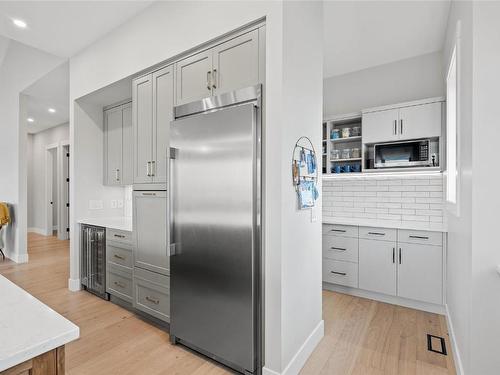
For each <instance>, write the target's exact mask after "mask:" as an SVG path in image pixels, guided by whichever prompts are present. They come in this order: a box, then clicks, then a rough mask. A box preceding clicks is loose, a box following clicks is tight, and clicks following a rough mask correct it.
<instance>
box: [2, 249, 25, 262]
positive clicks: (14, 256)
mask: <svg viewBox="0 0 500 375" xmlns="http://www.w3.org/2000/svg"><path fill="white" fill-rule="evenodd" d="M3 251H4V253H5V257H6V258H9V259H10V260H11V261H13V262H15V263H28V254H18V253H11V252H9V251H6V250H5V249H4V250H3Z"/></svg>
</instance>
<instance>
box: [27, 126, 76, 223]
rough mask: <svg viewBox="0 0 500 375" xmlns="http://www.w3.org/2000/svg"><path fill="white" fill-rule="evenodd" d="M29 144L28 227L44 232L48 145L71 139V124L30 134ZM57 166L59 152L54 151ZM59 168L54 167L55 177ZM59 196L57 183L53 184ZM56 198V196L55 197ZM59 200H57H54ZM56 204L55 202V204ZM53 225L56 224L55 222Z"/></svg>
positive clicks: (54, 190)
mask: <svg viewBox="0 0 500 375" xmlns="http://www.w3.org/2000/svg"><path fill="white" fill-rule="evenodd" d="M29 139H30V142H29V145H28V202H29V203H28V228H30V229H32V230H35V231H41V232H44V231H45V228H46V226H47V215H46V209H47V201H46V200H47V193H46V191H45V190H46V189H45V188H46V186H45V177H46V173H47V172H46V170H45V169H46V168H45V167H46V165H45V161H46V157H47V155H46V153H47V150H46V149H47V146H48V145H52V144H56V143H60V142H61V141H68V140H69V124H63V125H59V126H56V127H53V128H50V129H47V130H45V131H42V132H39V133H36V134H32V135H29ZM54 156H55V157H54V163H55V164H54V165H56V166H57V163H56V161H57V153H55V152H54ZM56 176H57V168H54V169H53V177H54V178H55V177H56ZM52 190H53V192H55V193H56V196H57V185H56V184H53V189H52ZM53 198H54V197H53ZM54 202H57V201H54ZM55 205H56V204H54V206H55ZM53 225H56V222H54V224H53Z"/></svg>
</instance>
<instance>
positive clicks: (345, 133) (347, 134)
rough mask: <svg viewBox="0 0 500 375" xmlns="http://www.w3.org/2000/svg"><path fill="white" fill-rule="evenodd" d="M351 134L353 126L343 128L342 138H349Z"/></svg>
mask: <svg viewBox="0 0 500 375" xmlns="http://www.w3.org/2000/svg"><path fill="white" fill-rule="evenodd" d="M350 136H351V128H342V138H349V137H350Z"/></svg>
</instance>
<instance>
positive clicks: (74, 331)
mask: <svg viewBox="0 0 500 375" xmlns="http://www.w3.org/2000/svg"><path fill="white" fill-rule="evenodd" d="M79 336H80V329H79V328H78V327H77V326H76V325H75V324H73V323H72V322H70V321H69V320H68V319H66V318H65V317H63V316H62V315H60V314H58V313H57V312H55V311H54V310H52V309H51V308H50V307H48V306H47V305H45V304H43V303H42V302H40V301H39V300H37V299H36V298H35V297H33V296H32V295H31V294H29V293H28V292H26V291H25V290H23V289H22V288H20V287H18V286H17V285H16V284H14V283H13V282H11V281H10V280H8V279H7V278H5V277H4V276H2V275H0V372H1V371H3V370H6V369H9V368H11V367H13V366H16V365H18V364H20V363H22V362H25V361H27V360H29V359H31V358H34V357H36V356H38V355H40V354H43V353H46V352H48V351H51V350H53V349H56V348H58V347H60V346H62V345H65V344H67V343H69V342H70V341H73V340H76V339H77V338H78V337H79Z"/></svg>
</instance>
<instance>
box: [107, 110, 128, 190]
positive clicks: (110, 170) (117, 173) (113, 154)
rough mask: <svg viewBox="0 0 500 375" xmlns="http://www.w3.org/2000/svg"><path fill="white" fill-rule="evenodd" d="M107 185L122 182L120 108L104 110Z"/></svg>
mask: <svg viewBox="0 0 500 375" xmlns="http://www.w3.org/2000/svg"><path fill="white" fill-rule="evenodd" d="M104 121H105V131H104V133H105V149H106V165H105V168H106V177H105V181H106V184H107V185H121V184H122V172H123V171H122V109H121V107H117V108H112V109H108V110H106V111H104Z"/></svg>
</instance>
